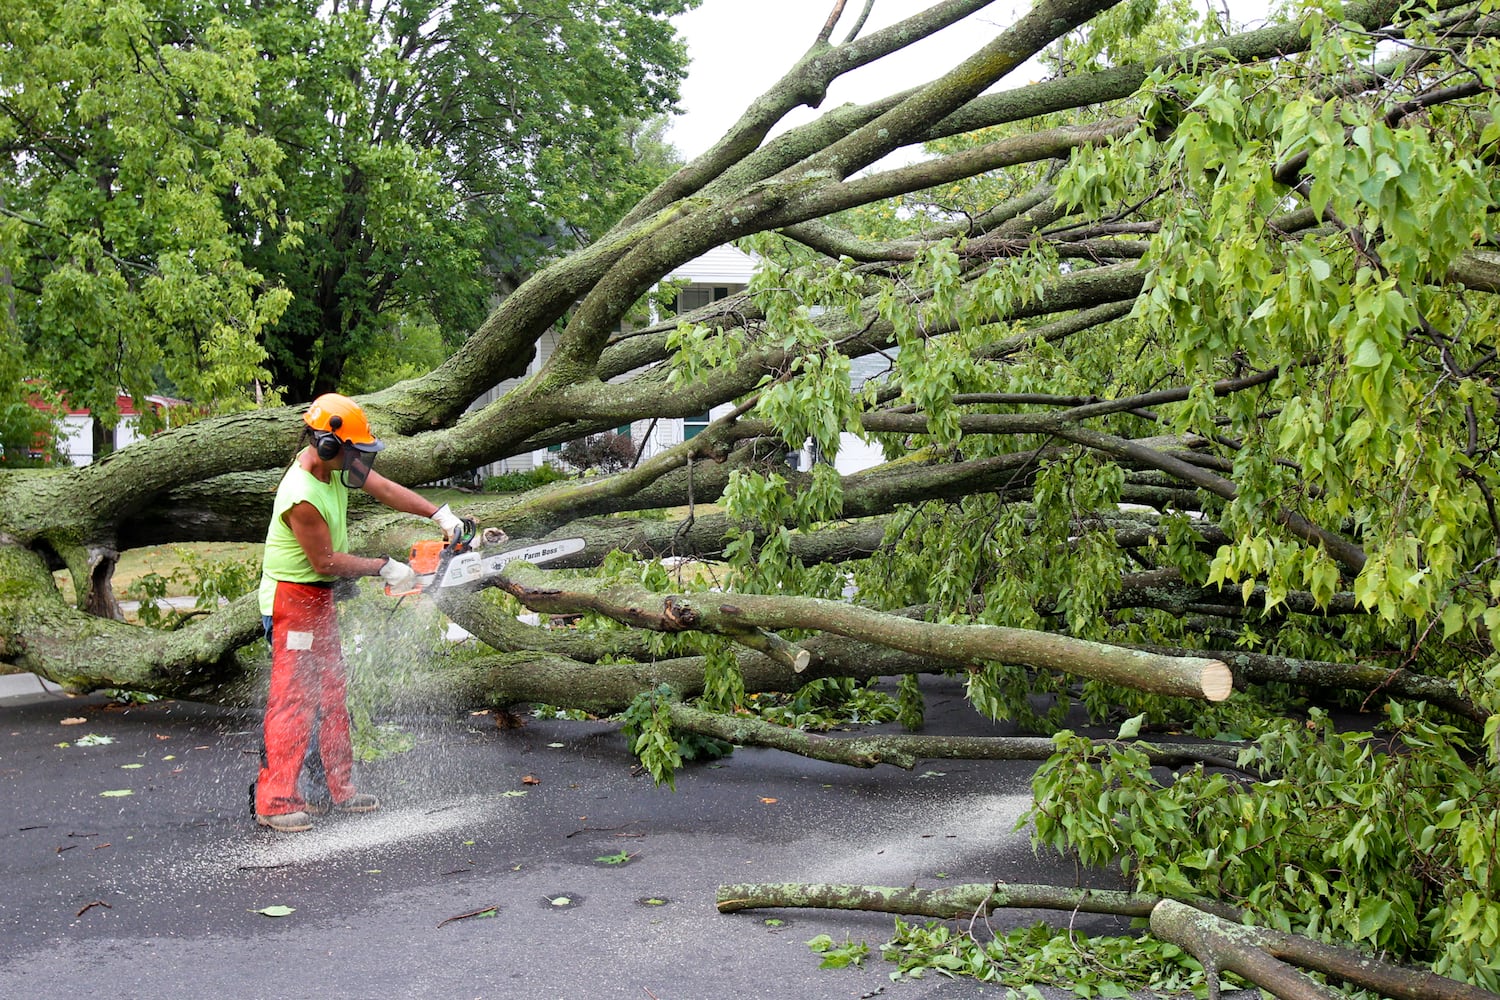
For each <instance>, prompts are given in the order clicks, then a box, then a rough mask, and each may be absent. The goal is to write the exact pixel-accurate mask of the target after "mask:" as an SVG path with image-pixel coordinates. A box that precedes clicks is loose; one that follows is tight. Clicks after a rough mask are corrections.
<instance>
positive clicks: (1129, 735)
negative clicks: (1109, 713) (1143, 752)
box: [1115, 712, 1146, 740]
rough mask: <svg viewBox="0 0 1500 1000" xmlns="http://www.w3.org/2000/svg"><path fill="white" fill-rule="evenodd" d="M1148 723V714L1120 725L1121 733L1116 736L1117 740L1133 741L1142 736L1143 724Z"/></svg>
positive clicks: (1127, 720) (1135, 717)
mask: <svg viewBox="0 0 1500 1000" xmlns="http://www.w3.org/2000/svg"><path fill="white" fill-rule="evenodd" d="M1145 721H1146V714H1145V713H1144V712H1142V713H1141V714H1140V715H1137V716H1133V717H1132V718H1129V719H1126V720H1125V721H1124V722H1122V723H1120V731H1119V732H1118V733H1116V734H1115V739H1117V740H1133V739H1135V738H1136V737H1137V736H1139V735H1140V734H1141V723H1142V722H1145Z"/></svg>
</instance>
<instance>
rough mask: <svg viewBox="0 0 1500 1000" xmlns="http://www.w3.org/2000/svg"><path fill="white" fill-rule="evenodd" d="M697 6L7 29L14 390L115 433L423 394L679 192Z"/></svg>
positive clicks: (309, 8) (78, 16) (2, 28)
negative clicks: (676, 17)
mask: <svg viewBox="0 0 1500 1000" xmlns="http://www.w3.org/2000/svg"><path fill="white" fill-rule="evenodd" d="M688 5H689V0H666V2H649V3H643V2H636V0H632V2H620V3H598V4H590V5H585V6H584V7H582V8H578V9H577V10H574V9H573V8H571V7H569V6H568V5H566V4H563V3H560V2H556V3H528V4H525V5H517V4H513V3H449V2H444V3H435V2H429V0H422V2H411V3H402V2H389V3H383V4H376V5H371V4H360V5H352V6H346V5H337V4H336V5H333V6H329V5H327V4H316V3H298V4H274V5H269V6H267V5H264V4H255V3H250V4H244V3H234V4H229V5H227V6H224V5H220V6H213V5H210V6H203V5H201V4H195V3H192V2H181V3H176V2H174V3H167V4H153V5H151V6H149V7H147V6H146V5H143V4H139V3H130V2H126V3H119V4H116V3H108V4H106V3H102V2H99V3H83V4H48V3H43V4H29V3H25V4H23V3H6V4H4V5H0V33H3V35H0V37H3V41H4V52H3V55H0V86H3V88H4V92H5V95H6V96H5V98H4V100H3V102H0V145H3V147H4V149H5V152H6V154H7V160H8V162H9V164H10V167H11V169H9V170H7V171H6V173H5V177H4V179H3V181H0V183H3V184H4V188H3V190H0V213H3V215H0V218H3V220H4V223H5V228H4V232H3V241H0V246H3V248H4V254H5V259H4V260H3V261H0V266H3V267H4V268H5V269H6V270H5V273H6V274H7V275H8V280H7V281H6V282H5V288H6V289H7V292H8V299H9V306H10V308H9V316H8V317H7V319H6V324H7V331H6V333H5V336H6V337H7V342H8V343H9V344H11V345H13V346H15V348H16V350H15V352H14V354H13V355H12V357H14V358H16V359H19V358H21V357H26V358H27V359H28V361H29V364H28V366H27V369H26V370H25V371H22V372H20V374H22V375H28V376H36V375H45V376H46V377H47V378H48V379H49V381H50V382H51V384H52V385H53V387H54V388H56V389H57V390H59V391H61V392H64V393H66V394H67V396H68V398H69V399H70V400H72V401H73V402H74V403H75V404H76V405H78V406H81V407H86V408H88V409H90V410H91V411H93V412H94V413H96V414H98V415H99V416H100V417H101V418H102V419H103V420H104V421H106V422H108V421H111V420H112V418H113V416H114V399H115V389H116V388H124V389H125V390H126V391H127V392H129V393H131V394H133V395H135V396H136V397H137V398H140V397H141V396H144V395H145V394H147V393H149V392H152V391H157V390H159V389H164V388H165V389H168V390H170V391H171V392H173V393H174V394H177V395H182V396H187V397H190V398H193V399H196V400H202V401H213V402H214V403H215V404H216V405H218V406H219V407H220V408H224V407H227V406H232V405H233V401H234V400H247V399H251V398H253V397H254V393H255V391H256V387H260V390H261V391H262V393H263V394H264V392H266V391H269V390H270V389H271V388H272V387H273V386H274V387H275V389H276V390H277V391H279V392H281V393H286V394H289V398H291V399H294V400H307V399H310V398H312V396H314V395H316V394H317V393H319V392H323V391H327V390H330V389H333V388H335V387H337V386H338V385H339V384H340V379H341V377H342V375H343V371H344V367H345V365H346V364H347V363H348V362H349V360H350V359H351V358H353V359H355V361H356V365H357V369H356V371H355V372H354V373H353V374H354V375H355V376H356V378H355V380H354V381H355V382H356V384H360V383H363V384H364V385H369V386H371V387H373V388H378V387H383V386H384V385H388V384H390V383H389V381H385V382H380V383H379V385H372V384H371V382H370V375H369V373H370V372H371V371H379V370H385V371H389V372H391V374H392V379H391V380H394V376H395V375H398V374H400V370H399V367H397V368H394V369H387V368H384V366H381V367H375V366H373V365H372V364H371V362H370V358H372V357H373V358H379V357H380V356H381V355H387V356H388V355H389V354H390V351H391V350H392V346H393V345H400V349H402V350H408V351H409V350H411V347H412V343H413V340H414V338H415V340H416V342H417V343H418V344H423V343H425V335H426V333H430V332H433V331H437V332H439V333H440V334H441V336H440V338H439V339H438V341H437V343H436V345H433V346H432V347H428V348H427V349H426V351H425V353H427V354H428V357H429V358H430V362H429V363H428V364H425V365H423V367H421V368H420V369H416V370H414V371H412V372H411V373H410V374H419V373H420V371H425V370H427V369H428V368H429V367H430V366H431V364H433V363H436V362H438V361H441V360H442V358H443V357H444V356H446V353H447V352H448V351H451V350H452V348H453V347H454V346H455V345H456V344H457V343H459V342H460V341H461V340H462V337H463V335H464V333H465V332H467V331H468V330H470V329H472V328H473V327H474V326H475V325H477V324H478V322H479V321H480V320H481V319H482V318H483V316H484V313H485V310H486V309H487V308H488V306H489V302H490V300H491V299H492V298H493V297H494V296H495V295H496V294H498V293H501V292H503V291H504V290H506V289H507V288H509V287H513V286H514V284H515V283H516V282H517V281H519V280H520V279H521V277H523V276H524V275H525V274H526V273H527V272H528V271H529V269H530V268H531V267H532V265H533V263H534V262H535V261H536V260H538V259H539V258H542V257H545V256H547V255H549V254H554V253H557V252H560V251H564V250H566V249H567V248H568V247H571V246H575V245H577V243H578V241H579V240H580V239H587V237H588V235H589V234H592V233H599V232H602V231H603V230H604V229H606V228H608V226H609V224H610V223H611V222H612V221H613V219H614V218H616V217H618V215H619V214H620V213H621V212H623V211H624V209H625V208H626V207H628V206H629V205H631V204H633V203H634V202H635V200H636V199H637V198H638V197H639V196H640V195H641V194H643V193H644V192H645V191H646V190H649V188H650V187H651V186H653V185H654V184H655V183H656V182H657V181H659V180H660V179H661V177H662V176H664V174H665V172H666V171H667V170H668V169H669V168H670V158H669V157H666V158H664V157H663V155H662V149H661V147H662V144H661V142H660V128H661V126H660V124H659V121H660V120H659V119H657V121H658V124H657V125H655V126H654V128H655V129H656V131H655V132H654V133H653V132H652V130H651V129H652V126H646V125H642V122H643V121H645V120H648V119H650V118H651V116H653V115H657V114H659V113H660V112H662V111H663V110H665V109H666V108H669V107H670V106H671V105H672V103H673V102H674V101H675V99H676V88H677V81H678V79H679V78H680V75H681V72H682V67H683V65H684V63H685V55H684V52H683V49H682V46H681V43H680V42H678V41H677V39H676V36H675V33H674V30H673V28H672V26H671V25H670V23H669V22H668V21H667V17H669V16H670V15H671V14H674V13H677V12H678V11H680V10H683V9H685V8H686V7H687V6H688ZM433 347H436V350H433ZM8 384H19V378H18V379H16V380H15V381H14V383H10V382H8Z"/></svg>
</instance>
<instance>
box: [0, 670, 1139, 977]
mask: <svg viewBox="0 0 1500 1000" xmlns="http://www.w3.org/2000/svg"><path fill="white" fill-rule="evenodd" d="M935 683H936V684H937V685H938V687H937V688H936V689H935V690H934V691H933V693H932V695H931V696H930V707H929V729H928V731H930V732H944V731H959V730H963V731H970V732H987V733H994V732H1002V731H1003V730H1001V729H999V728H997V727H992V726H989V725H988V724H986V723H984V722H983V721H982V720H980V719H978V718H977V717H976V716H974V715H973V713H972V712H971V711H970V710H969V709H968V707H967V706H966V705H964V704H963V703H962V701H961V699H959V698H958V697H957V689H956V687H954V686H952V685H951V684H948V682H943V681H937V682H935ZM945 684H948V686H946V687H944V686H943V685H945ZM69 719H82V720H84V721H82V722H78V723H71V724H67V723H66V720H69ZM400 721H401V722H402V724H403V725H404V726H405V727H406V728H408V729H409V730H412V731H414V732H416V734H417V735H418V737H419V744H418V746H417V747H416V749H414V750H412V751H410V752H408V753H405V754H401V755H399V756H396V757H393V758H389V759H386V760H383V761H379V762H375V763H371V764H366V765H362V766H361V767H360V769H359V771H358V773H359V775H360V784H361V786H362V789H363V790H366V791H370V792H374V793H375V794H377V795H379V796H380V797H381V799H382V800H383V802H384V803H385V808H383V809H382V810H381V811H379V812H376V813H371V814H368V815H361V816H330V817H328V818H327V819H325V820H322V821H319V823H318V826H317V827H316V828H315V829H314V830H312V831H310V832H308V833H301V834H277V833H273V832H271V831H269V830H265V829H263V828H260V827H257V826H256V825H255V824H254V823H253V821H252V820H251V818H250V816H249V812H248V808H247V786H248V783H249V782H250V780H251V779H252V778H253V776H254V771H255V767H256V747H257V745H258V743H259V729H258V725H259V718H258V715H256V714H253V713H237V712H233V711H227V710H222V709H216V708H210V707H206V706H202V705H195V704H189V703H182V702H161V703H155V704H150V705H144V706H135V707H121V706H117V705H113V704H110V703H108V702H106V701H105V700H103V699H101V698H98V697H90V698H81V699H75V698H67V697H64V696H62V695H59V694H55V693H40V692H38V693H29V694H27V693H22V694H19V695H18V694H15V693H14V689H12V693H11V696H10V697H5V698H0V880H3V881H0V885H3V890H0V997H5V998H25V1000H51V998H56V1000H81V998H85V997H93V996H108V997H121V998H136V997H139V998H147V997H150V998H160V1000H176V998H184V1000H185V998H193V1000H202V998H213V997H229V996H234V997H247V998H283V997H285V998H293V997H305V996H312V995H316V996H319V997H326V998H333V1000H342V998H348V1000H355V998H360V1000H364V998H382V997H414V998H416V997H431V998H441V1000H453V998H484V1000H493V998H510V997H517V998H568V1000H571V998H582V997H588V998H630V1000H651V998H655V1000H711V998H747V1000H748V998H766V1000H771V998H775V1000H788V998H795V1000H824V998H826V1000H846V998H849V1000H852V998H862V997H876V996H878V997H883V998H884V997H893V998H903V1000H918V998H927V997H943V998H963V997H998V996H1003V995H1004V992H1005V991H1004V990H1003V989H1002V988H999V987H995V986H983V985H980V984H977V983H974V982H973V981H971V980H945V979H938V978H929V979H925V980H922V981H904V982H892V981H891V980H890V978H889V975H890V972H891V970H892V969H893V968H894V966H893V965H891V964H889V963H887V962H884V961H883V960H881V958H880V957H879V955H878V953H875V951H874V949H875V948H876V946H878V944H879V943H881V942H883V941H885V940H887V938H888V937H889V932H890V929H891V922H892V918H890V917H888V916H882V915H878V914H860V913H845V912H834V911H821V910H797V911H789V910H780V911H750V912H744V913H739V914H728V915H722V914H719V913H718V912H717V911H716V910H715V908H714V893H715V889H716V887H717V886H718V885H720V884H721V883H734V882H750V881H756V882H758V881H796V882H856V883H861V884H874V885H907V884H911V883H915V884H917V885H923V886H930V887H938V886H942V885H945V884H954V883H958V882H986V881H990V880H994V879H1003V880H1006V881H1011V882H1043V881H1046V882H1054V883H1057V884H1064V885H1067V884H1072V883H1073V880H1074V878H1075V872H1074V869H1073V866H1072V865H1071V864H1069V863H1063V862H1060V861H1058V860H1057V859H1051V858H1047V857H1042V858H1038V857H1036V856H1034V855H1033V853H1032V850H1031V848H1030V846H1029V843H1028V841H1027V839H1026V837H1025V834H1024V832H1017V831H1016V830H1015V826H1016V822H1017V819H1018V817H1019V816H1020V815H1021V813H1022V811H1023V810H1024V809H1025V808H1026V806H1027V804H1028V803H1029V801H1030V798H1029V792H1028V780H1029V777H1030V773H1031V770H1032V767H1033V765H1031V764H1027V763H1006V762H953V761H943V762H933V763H932V764H931V766H924V765H919V766H918V767H917V768H915V769H914V770H912V771H909V772H908V771H902V770H898V769H895V768H890V767H885V768H880V769H876V770H869V771H863V770H855V769H851V768H846V767H842V766H839V765H834V764H823V763H819V762H816V761H809V760H805V759H802V758H798V757H793V756H790V755H787V754H782V753H779V752H775V751H765V750H753V749H741V750H738V751H736V752H735V753H734V754H733V755H732V756H731V757H729V758H727V759H725V760H723V761H721V762H718V763H715V764H712V765H693V766H689V767H688V768H687V769H686V770H685V771H683V772H682V773H681V774H680V775H679V778H678V781H677V790H676V791H675V792H673V791H670V790H667V789H665V788H656V787H654V786H653V785H652V783H651V780H650V779H649V778H648V777H645V776H643V775H639V774H637V773H634V768H633V764H634V761H633V759H632V758H631V757H630V755H629V754H628V753H627V752H626V748H625V745H624V739H623V738H622V737H621V736H620V734H619V732H618V728H617V727H616V726H615V725H613V724H609V723H593V722H590V723H576V722H563V721H537V720H532V721H531V722H530V723H529V724H528V725H527V726H526V727H524V728H523V729H520V730H502V729H499V728H497V727H496V726H495V725H494V723H493V721H492V720H491V719H490V717H488V716H466V717H462V718H456V719H455V718H422V719H405V720H400ZM106 741H108V742H106ZM533 781H534V783H533ZM126 792H128V793H129V794H122V793H126ZM622 853H623V854H625V855H628V860H626V861H625V862H624V863H623V864H609V863H606V862H603V861H601V860H600V859H601V858H608V857H618V856H619V855H620V854H622ZM560 899H566V900H567V903H566V904H565V905H558V904H557V903H556V901H558V900H560ZM272 907H285V908H289V909H290V912H289V913H287V914H286V915H285V916H276V917H273V916H267V915H264V914H262V913H260V912H257V911H261V910H265V909H267V908H272ZM491 908H493V915H492V916H468V915H469V914H476V913H480V912H482V911H486V910H490V909H491ZM273 912H275V911H273ZM1043 916H1046V917H1047V918H1049V919H1051V920H1054V921H1057V920H1066V919H1067V915H1066V914H1061V915H1059V914H1041V913H1038V912H1036V911H1021V912H1014V913H1000V914H996V915H995V916H994V917H992V918H991V923H992V925H993V926H996V927H997V928H1004V927H1009V926H1014V925H1017V924H1029V923H1031V922H1034V921H1035V920H1036V919H1038V918H1041V917H1043ZM1080 926H1081V927H1082V928H1083V929H1086V930H1090V931H1103V930H1109V929H1121V928H1123V927H1124V926H1125V924H1124V923H1123V922H1122V921H1117V920H1114V919H1113V918H1107V917H1087V918H1082V922H1081V923H1080ZM818 934H828V935H831V936H832V937H833V938H834V939H835V940H838V941H843V940H845V939H846V938H852V939H854V940H864V941H867V942H869V944H870V945H871V948H872V954H871V956H870V957H869V958H868V959H867V960H866V961H865V963H864V965H863V966H862V967H860V968H855V969H840V970H827V969H820V968H819V958H818V956H816V955H814V954H813V953H812V952H811V951H810V950H809V949H808V947H807V945H806V943H805V942H806V941H807V940H808V939H809V938H812V937H813V936H815V935H818Z"/></svg>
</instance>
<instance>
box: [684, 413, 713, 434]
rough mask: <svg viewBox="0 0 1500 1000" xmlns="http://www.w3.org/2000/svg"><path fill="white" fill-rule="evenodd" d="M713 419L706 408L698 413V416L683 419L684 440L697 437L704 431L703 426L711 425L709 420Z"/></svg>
mask: <svg viewBox="0 0 1500 1000" xmlns="http://www.w3.org/2000/svg"><path fill="white" fill-rule="evenodd" d="M711 419H712V418H711V417H709V415H708V411H707V410H704V411H703V412H702V413H700V414H698V415H697V416H693V417H688V418H686V419H685V420H683V422H682V439H683V440H684V441H686V440H688V439H689V438H695V437H697V436H698V435H699V434H702V433H703V428H705V427H707V426H708V425H709V422H710V420H711Z"/></svg>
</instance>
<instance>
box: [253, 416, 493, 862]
mask: <svg viewBox="0 0 1500 1000" xmlns="http://www.w3.org/2000/svg"><path fill="white" fill-rule="evenodd" d="M302 420H303V422H304V423H305V424H307V430H306V431H305V437H306V445H305V447H303V448H302V449H301V450H300V451H299V452H298V453H297V457H296V459H295V460H294V461H293V462H292V464H291V466H290V467H289V468H288V469H287V471H286V474H285V475H284V476H282V478H281V485H280V486H279V487H278V488H277V490H276V501H275V505H274V507H273V509H272V514H271V526H270V529H269V530H268V531H267V532H266V547H265V555H264V559H263V562H262V570H261V581H260V611H261V616H262V621H263V623H264V625H265V629H266V636H267V638H268V639H269V640H270V642H271V690H270V695H269V697H268V699H267V701H266V716H265V758H264V760H263V761H262V766H261V769H260V774H259V776H258V777H257V779H256V782H255V792H254V798H255V821H256V822H257V823H259V824H260V825H262V826H267V827H270V828H271V829H272V830H277V831H281V832H283V833H296V832H299V831H302V830H308V829H311V828H312V816H313V815H314V814H321V813H323V812H325V811H326V810H327V808H328V807H329V805H331V807H332V808H334V809H337V810H341V811H343V812H370V811H372V810H375V809H378V808H380V801H379V800H378V799H377V798H376V797H375V796H373V795H370V794H368V793H363V792H358V791H356V790H355V787H354V784H353V768H354V753H353V748H352V745H351V743H350V736H349V707H348V704H347V701H346V688H347V670H346V667H345V665H344V657H343V652H342V650H341V647H340V641H339V628H338V618H337V615H336V614H335V609H334V590H333V586H334V583H335V582H336V581H338V580H340V579H352V578H357V577H363V576H379V577H381V578H382V579H384V580H385V582H386V584H387V585H388V586H389V587H390V589H391V590H393V591H396V592H405V591H409V590H414V589H416V575H415V574H414V573H413V572H412V569H411V567H410V566H408V565H406V564H405V563H403V562H401V561H399V560H396V559H391V558H389V557H386V556H376V557H371V556H358V555H354V554H352V553H350V552H349V551H348V541H349V540H348V507H349V491H350V490H353V489H361V488H362V489H363V490H364V491H365V492H366V493H368V494H370V496H372V497H374V498H375V499H376V500H379V501H380V502H381V503H383V504H385V505H386V506H387V507H389V508H391V509H392V510H398V511H402V512H404V513H407V514H416V515H419V516H421V517H427V518H431V519H432V520H433V521H436V522H437V524H438V526H439V527H440V528H442V529H443V533H444V534H445V535H446V536H448V537H449V538H452V537H453V536H454V534H455V533H467V534H470V535H472V534H473V531H474V524H473V522H472V521H467V520H465V519H463V518H460V517H458V516H457V515H456V514H454V513H453V511H452V510H450V509H449V508H448V505H447V504H444V505H443V506H441V507H438V506H436V505H434V504H433V503H432V502H431V501H429V500H428V499H426V498H425V497H423V496H421V495H420V494H418V493H416V492H414V491H413V490H410V489H407V488H406V487H405V486H402V485H401V484H400V483H397V482H393V481H392V480H390V479H387V478H386V477H384V476H382V475H381V474H380V473H378V472H376V471H374V469H373V468H372V466H373V465H374V462H375V456H376V454H378V453H379V451H380V450H381V449H382V448H384V447H385V445H383V444H381V442H380V441H379V439H377V438H376V437H375V435H374V434H373V433H372V432H371V430H370V423H369V420H368V419H367V418H366V416H365V412H364V410H363V409H361V408H360V406H359V404H357V403H355V402H354V401H353V400H352V399H349V398H348V397H347V396H341V395H339V394H337V393H326V394H324V395H322V396H319V397H318V398H317V399H315V400H313V402H312V405H311V406H310V407H308V410H307V413H306V414H304V415H303V418H302ZM314 733H316V736H317V748H318V751H317V752H318V756H319V757H320V758H321V761H322V765H323V771H324V773H325V776H326V780H327V783H328V792H329V796H330V803H329V804H321V803H319V804H314V803H309V802H308V801H305V800H304V799H303V798H302V796H301V794H300V793H299V792H298V788H297V780H298V776H299V774H300V773H301V770H302V763H303V757H304V755H305V754H306V753H307V751H308V746H309V744H310V743H311V742H312V741H313V738H314Z"/></svg>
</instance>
